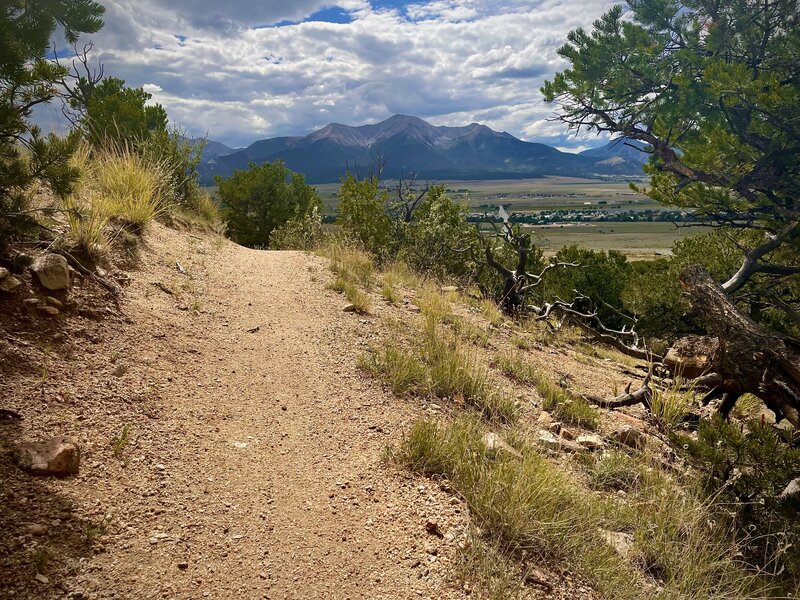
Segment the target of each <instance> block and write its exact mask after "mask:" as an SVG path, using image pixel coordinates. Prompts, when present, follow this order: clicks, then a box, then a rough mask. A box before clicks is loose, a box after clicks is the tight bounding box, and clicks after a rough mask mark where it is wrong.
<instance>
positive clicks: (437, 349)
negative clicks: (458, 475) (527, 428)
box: [361, 317, 518, 423]
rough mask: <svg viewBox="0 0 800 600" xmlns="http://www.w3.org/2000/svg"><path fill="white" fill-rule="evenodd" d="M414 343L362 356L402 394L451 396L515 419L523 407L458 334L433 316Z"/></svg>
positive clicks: (390, 345)
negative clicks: (496, 386)
mask: <svg viewBox="0 0 800 600" xmlns="http://www.w3.org/2000/svg"><path fill="white" fill-rule="evenodd" d="M409 346H410V347H407V348H406V347H403V346H401V345H400V344H399V343H398V342H397V341H395V340H392V341H389V342H387V343H385V344H384V345H383V346H382V347H378V348H376V349H375V350H374V351H373V352H372V353H371V354H370V355H369V356H367V357H364V358H363V359H362V361H361V364H362V366H364V367H365V368H367V369H368V370H370V371H371V372H372V373H374V374H376V375H378V376H379V377H380V378H381V379H383V380H384V381H385V382H386V383H387V384H388V385H389V386H390V387H391V389H392V391H394V392H395V393H397V394H417V395H423V396H434V397H436V398H442V399H451V400H453V401H455V402H457V403H464V404H467V405H469V406H473V407H475V408H477V409H479V410H481V411H482V412H483V413H484V415H485V416H486V417H487V418H489V419H491V420H498V421H501V422H506V423H507V422H513V421H514V420H515V419H516V416H517V412H518V408H517V406H516V404H515V403H514V401H513V400H512V399H511V398H509V397H507V396H505V395H503V394H499V393H498V392H496V391H495V390H493V389H492V387H491V386H490V384H489V372H488V370H487V369H486V367H485V366H483V365H481V364H480V363H479V362H478V360H477V358H476V357H475V356H474V355H473V354H472V353H471V352H470V351H469V349H468V348H464V347H463V346H462V345H461V344H460V343H459V339H458V338H457V337H456V336H455V335H454V334H452V333H451V332H449V331H448V330H447V329H445V328H444V327H443V326H441V325H439V324H437V322H436V320H435V319H433V318H431V317H428V318H426V320H425V324H424V326H423V329H422V331H421V335H420V337H419V338H418V339H417V340H415V342H414V343H411V344H409Z"/></svg>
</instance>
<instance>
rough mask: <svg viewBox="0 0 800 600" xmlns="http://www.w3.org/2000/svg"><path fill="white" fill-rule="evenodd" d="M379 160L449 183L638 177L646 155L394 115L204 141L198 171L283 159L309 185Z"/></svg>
mask: <svg viewBox="0 0 800 600" xmlns="http://www.w3.org/2000/svg"><path fill="white" fill-rule="evenodd" d="M378 157H380V158H381V161H382V163H383V164H384V169H383V173H382V176H383V177H384V178H385V179H396V178H398V177H400V176H403V175H405V176H408V175H409V174H411V173H413V174H416V176H417V179H425V180H447V179H520V178H527V177H542V176H545V175H561V176H574V177H598V176H609V175H632V176H637V175H641V174H642V165H643V164H644V163H645V162H646V161H647V157H648V155H647V154H646V153H644V152H640V151H639V150H637V149H636V148H632V147H631V146H629V145H626V144H624V143H621V141H619V140H615V141H612V142H609V143H608V144H606V145H605V146H603V147H600V148H593V149H590V150H586V151H584V152H581V153H580V154H572V153H569V152H561V151H560V150H557V149H556V148H553V147H551V146H548V145H546V144H538V143H533V142H525V141H523V140H520V139H518V138H516V137H514V136H513V135H511V134H509V133H506V132H497V131H494V130H492V129H490V128H489V127H487V126H485V125H480V124H478V123H471V124H470V125H466V126H464V127H437V126H434V125H431V124H430V123H428V122H426V121H423V120H422V119H420V118H418V117H412V116H407V115H394V116H393V117H390V118H389V119H386V120H385V121H382V122H380V123H376V124H373V125H361V126H357V127H351V126H348V125H341V124H339V123H331V124H330V125H326V126H325V127H323V128H322V129H319V130H317V131H314V132H313V133H311V134H309V135H306V136H302V137H278V138H271V139H265V140H259V141H257V142H254V143H252V144H250V145H249V146H247V147H246V148H241V149H233V148H229V147H227V146H225V145H224V144H221V143H219V142H209V143H208V145H207V146H206V148H205V149H204V152H203V158H202V161H201V164H200V166H199V171H200V175H201V181H202V182H203V183H204V184H210V183H212V182H213V180H214V177H215V176H217V175H219V176H222V177H229V176H230V175H232V174H233V172H234V171H235V170H238V169H246V168H247V167H248V165H249V164H250V163H251V162H254V163H257V164H262V163H265V162H273V161H275V160H282V161H283V162H284V163H286V166H287V167H289V169H291V170H292V171H297V172H299V173H302V174H303V175H305V177H306V181H307V182H308V183H331V182H336V181H339V179H340V178H341V177H342V175H343V174H344V173H345V172H346V170H347V169H348V168H350V169H354V168H359V169H360V170H361V171H362V172H366V171H367V170H368V169H369V167H370V166H373V165H374V164H375V161H376V160H377V158H378Z"/></svg>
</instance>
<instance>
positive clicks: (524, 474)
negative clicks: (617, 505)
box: [394, 417, 640, 599]
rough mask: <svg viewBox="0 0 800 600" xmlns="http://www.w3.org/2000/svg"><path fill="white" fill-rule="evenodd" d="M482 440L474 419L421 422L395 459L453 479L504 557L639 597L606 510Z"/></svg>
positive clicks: (566, 482) (534, 456)
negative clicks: (608, 534)
mask: <svg viewBox="0 0 800 600" xmlns="http://www.w3.org/2000/svg"><path fill="white" fill-rule="evenodd" d="M482 437H483V429H482V426H481V425H480V423H479V422H478V421H477V420H475V419H474V418H470V417H461V418H459V419H457V420H455V421H454V422H453V423H451V424H448V425H439V424H437V423H433V422H430V421H422V422H418V423H416V424H415V425H414V426H413V427H412V429H411V431H410V432H409V434H408V436H407V437H406V438H405V440H403V442H402V444H401V445H400V447H399V448H398V449H397V450H396V451H395V453H394V458H395V459H396V460H397V461H398V462H400V463H402V464H404V465H406V466H408V467H409V468H411V469H412V470H414V471H417V472H420V473H424V474H426V475H433V476H445V477H447V478H448V479H450V481H451V483H452V484H453V486H454V487H455V488H456V489H457V490H458V491H459V493H460V494H461V495H462V496H463V497H464V498H465V500H466V502H467V504H468V506H469V509H470V515H471V516H472V518H473V520H474V523H475V525H477V526H478V527H480V528H481V529H482V530H483V531H484V532H485V534H486V536H487V539H489V540H490V542H489V543H490V544H493V545H496V547H497V548H498V550H499V551H501V552H502V553H504V554H507V555H510V554H513V553H514V552H517V551H521V550H525V551H526V552H527V553H528V555H529V556H531V557H532V558H533V559H534V560H536V559H539V560H555V561H567V562H568V564H569V566H570V567H572V568H575V569H578V570H580V572H581V573H582V574H583V575H584V576H587V578H589V579H590V580H591V581H592V583H594V584H595V585H597V587H598V590H599V591H601V592H606V593H608V594H611V593H612V592H613V597H615V598H621V599H625V598H637V595H636V592H637V589H638V585H637V584H638V583H639V580H640V576H639V574H638V573H637V572H636V571H635V570H634V569H633V568H632V567H630V566H629V565H627V564H626V563H625V562H624V561H623V560H622V559H621V558H620V557H619V556H618V555H617V554H616V552H615V551H614V550H613V548H611V547H610V546H609V545H608V544H606V543H605V542H604V540H603V538H602V535H601V533H600V525H601V523H602V510H601V506H600V505H599V504H598V503H594V502H592V501H591V499H590V498H589V497H588V496H587V494H586V493H585V492H584V491H583V490H581V489H580V488H579V487H578V486H577V485H576V484H574V483H573V482H572V481H570V479H569V478H568V476H567V475H566V473H564V472H563V471H561V470H560V469H559V468H558V467H556V466H554V465H552V464H550V463H549V462H548V461H547V460H546V459H545V458H544V457H543V456H542V455H540V454H539V453H538V452H536V451H535V450H534V449H533V448H530V447H525V448H523V458H522V459H517V458H514V457H511V456H505V455H498V456H496V457H494V458H492V457H490V456H489V454H488V453H487V449H486V447H485V446H484V444H483V441H482ZM489 556H491V555H489ZM490 560H493V559H491V558H490ZM473 569H475V567H474V566H473Z"/></svg>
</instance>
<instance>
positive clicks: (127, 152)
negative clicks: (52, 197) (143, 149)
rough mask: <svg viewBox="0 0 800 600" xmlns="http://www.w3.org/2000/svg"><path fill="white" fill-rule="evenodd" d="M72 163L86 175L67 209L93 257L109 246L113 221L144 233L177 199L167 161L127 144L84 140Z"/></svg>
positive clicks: (77, 241)
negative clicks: (94, 144)
mask: <svg viewBox="0 0 800 600" xmlns="http://www.w3.org/2000/svg"><path fill="white" fill-rule="evenodd" d="M73 163H74V165H75V166H76V167H78V169H79V170H80V172H81V176H80V178H79V180H78V182H77V184H76V187H75V190H74V192H73V194H71V195H70V196H68V197H67V198H65V199H64V201H63V203H64V210H65V212H66V215H67V224H68V226H69V236H70V239H71V241H72V243H73V244H74V245H75V246H77V247H78V248H80V249H81V250H83V251H84V252H86V253H87V254H88V255H90V256H96V255H98V254H99V253H101V252H102V251H103V250H104V249H105V247H106V246H107V244H108V239H107V234H106V230H107V226H108V224H109V222H110V221H112V220H118V221H120V222H121V223H122V224H123V225H124V226H126V227H128V228H130V229H131V230H132V231H133V232H134V233H141V232H142V231H143V230H144V229H145V228H146V227H147V225H149V224H150V223H151V222H152V221H153V220H154V219H155V218H156V217H157V216H158V215H159V214H161V213H162V212H163V211H165V210H167V209H168V208H169V206H170V205H171V203H172V201H173V199H174V190H173V189H172V188H171V184H170V180H169V173H168V170H167V169H168V164H167V162H166V160H158V159H155V158H152V157H144V156H142V155H140V154H138V153H136V152H134V151H133V150H132V149H130V148H128V147H126V146H112V147H108V148H104V149H92V148H91V147H90V146H89V145H88V144H84V145H83V146H82V147H81V148H80V149H79V150H78V151H77V152H76V153H75V155H74V156H73Z"/></svg>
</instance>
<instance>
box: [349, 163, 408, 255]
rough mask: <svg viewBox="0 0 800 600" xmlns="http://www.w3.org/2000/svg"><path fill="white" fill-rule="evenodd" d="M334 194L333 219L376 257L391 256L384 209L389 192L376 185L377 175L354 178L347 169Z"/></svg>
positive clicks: (391, 242)
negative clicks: (336, 200) (336, 197)
mask: <svg viewBox="0 0 800 600" xmlns="http://www.w3.org/2000/svg"><path fill="white" fill-rule="evenodd" d="M338 195H339V215H338V218H337V223H339V225H341V227H342V229H344V230H345V231H346V232H347V233H348V234H349V235H350V236H352V238H353V239H354V241H355V242H357V243H358V244H359V245H360V246H361V247H362V248H363V249H364V250H366V251H367V252H370V253H371V254H373V255H375V256H376V257H377V258H378V259H379V260H385V259H387V258H389V257H390V256H393V255H394V253H396V251H397V246H396V244H395V241H394V240H393V239H392V222H391V219H390V218H389V215H388V214H387V213H386V207H387V202H388V197H389V193H388V192H387V191H386V190H381V189H380V182H379V180H378V178H377V177H368V178H365V179H362V180H358V179H356V177H355V176H354V175H353V174H352V173H350V172H348V173H347V174H346V175H345V176H344V177H343V178H342V184H341V186H340V187H339V192H338Z"/></svg>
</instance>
